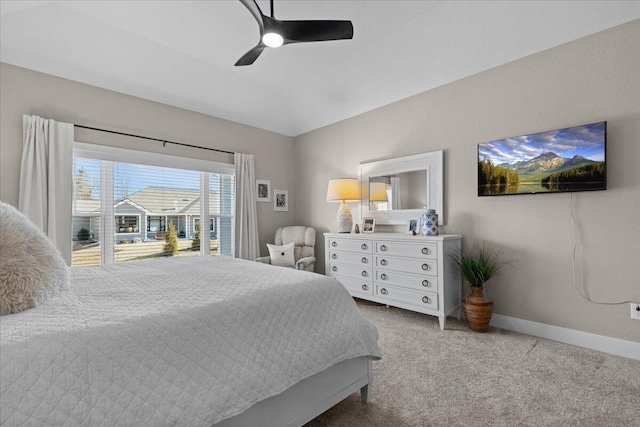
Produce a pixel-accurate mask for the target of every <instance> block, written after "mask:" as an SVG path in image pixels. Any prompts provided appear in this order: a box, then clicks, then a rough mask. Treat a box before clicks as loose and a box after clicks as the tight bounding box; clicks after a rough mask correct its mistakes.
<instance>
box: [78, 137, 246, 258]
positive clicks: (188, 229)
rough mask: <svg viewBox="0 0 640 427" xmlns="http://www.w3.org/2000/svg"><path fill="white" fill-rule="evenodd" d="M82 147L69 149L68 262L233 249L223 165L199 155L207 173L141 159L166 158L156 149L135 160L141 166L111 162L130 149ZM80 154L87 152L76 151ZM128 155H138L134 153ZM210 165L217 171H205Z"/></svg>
mask: <svg viewBox="0 0 640 427" xmlns="http://www.w3.org/2000/svg"><path fill="white" fill-rule="evenodd" d="M84 148H85V149H84V150H77V152H74V163H73V165H74V167H73V174H74V175H73V183H74V188H73V210H72V212H73V219H72V225H73V226H72V239H73V243H72V245H73V251H72V264H71V265H72V266H80V265H100V264H102V263H104V264H110V263H113V262H116V263H119V262H128V261H135V260H143V259H150V258H164V257H171V256H199V255H230V256H232V255H233V240H234V239H233V232H234V223H233V222H234V212H235V209H234V200H235V196H234V191H235V177H234V175H233V173H229V172H230V168H228V167H223V168H217V167H216V166H217V164H216V163H215V162H210V163H211V164H210V165H206V164H203V163H202V161H200V163H199V164H200V165H201V166H206V167H207V169H209V171H198V170H193V169H192V168H193V164H189V165H188V166H189V169H182V168H179V167H167V166H157V165H152V164H148V163H153V161H154V158H155V160H156V161H157V163H160V164H163V163H164V164H166V163H167V162H166V160H167V159H166V158H164V157H166V156H162V155H157V154H154V155H151V154H149V156H148V158H144V159H142V160H143V161H144V162H145V163H146V164H143V163H138V162H135V163H133V162H123V161H114V160H113V159H116V160H119V159H121V158H122V155H123V154H127V153H126V152H127V151H130V150H120V149H113V150H110V152H91V150H90V149H89V150H87V149H86V147H84ZM114 150H115V151H114ZM87 154H89V155H90V156H91V157H94V158H90V157H82V155H84V156H87ZM158 156H160V157H158ZM129 158H134V159H136V158H137V159H138V160H140V153H139V152H137V154H136V155H135V156H129ZM171 163H174V164H178V166H179V163H180V161H176V159H175V158H174V159H173V161H172V162H171ZM189 163H191V162H189ZM215 169H224V171H222V172H211V170H215ZM203 224H206V226H203Z"/></svg>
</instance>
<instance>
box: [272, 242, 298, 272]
mask: <svg viewBox="0 0 640 427" xmlns="http://www.w3.org/2000/svg"><path fill="white" fill-rule="evenodd" d="M293 247H294V244H293V242H291V243H288V244H286V245H282V246H279V245H271V244H269V243H267V248H269V256H270V257H271V264H272V265H279V266H282V267H294V266H295V265H296V263H295V258H294V254H293V252H294V250H293Z"/></svg>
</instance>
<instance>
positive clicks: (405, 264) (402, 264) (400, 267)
mask: <svg viewBox="0 0 640 427" xmlns="http://www.w3.org/2000/svg"><path fill="white" fill-rule="evenodd" d="M376 269H384V270H394V271H403V272H406V273H416V274H429V275H431V276H437V275H438V261H437V260H433V259H415V258H413V259H412V258H397V257H390V256H378V255H376Z"/></svg>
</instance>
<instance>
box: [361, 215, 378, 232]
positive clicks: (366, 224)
mask: <svg viewBox="0 0 640 427" xmlns="http://www.w3.org/2000/svg"><path fill="white" fill-rule="evenodd" d="M375 231H376V219H375V218H374V217H372V216H365V217H364V218H362V232H363V233H365V234H371V233H375Z"/></svg>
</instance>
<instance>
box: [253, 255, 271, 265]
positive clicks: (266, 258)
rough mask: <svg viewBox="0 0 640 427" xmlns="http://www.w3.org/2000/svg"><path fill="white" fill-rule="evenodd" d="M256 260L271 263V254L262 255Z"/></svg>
mask: <svg viewBox="0 0 640 427" xmlns="http://www.w3.org/2000/svg"><path fill="white" fill-rule="evenodd" d="M256 262H261V263H263V264H271V257H270V256H261V257H260V258H256Z"/></svg>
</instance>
